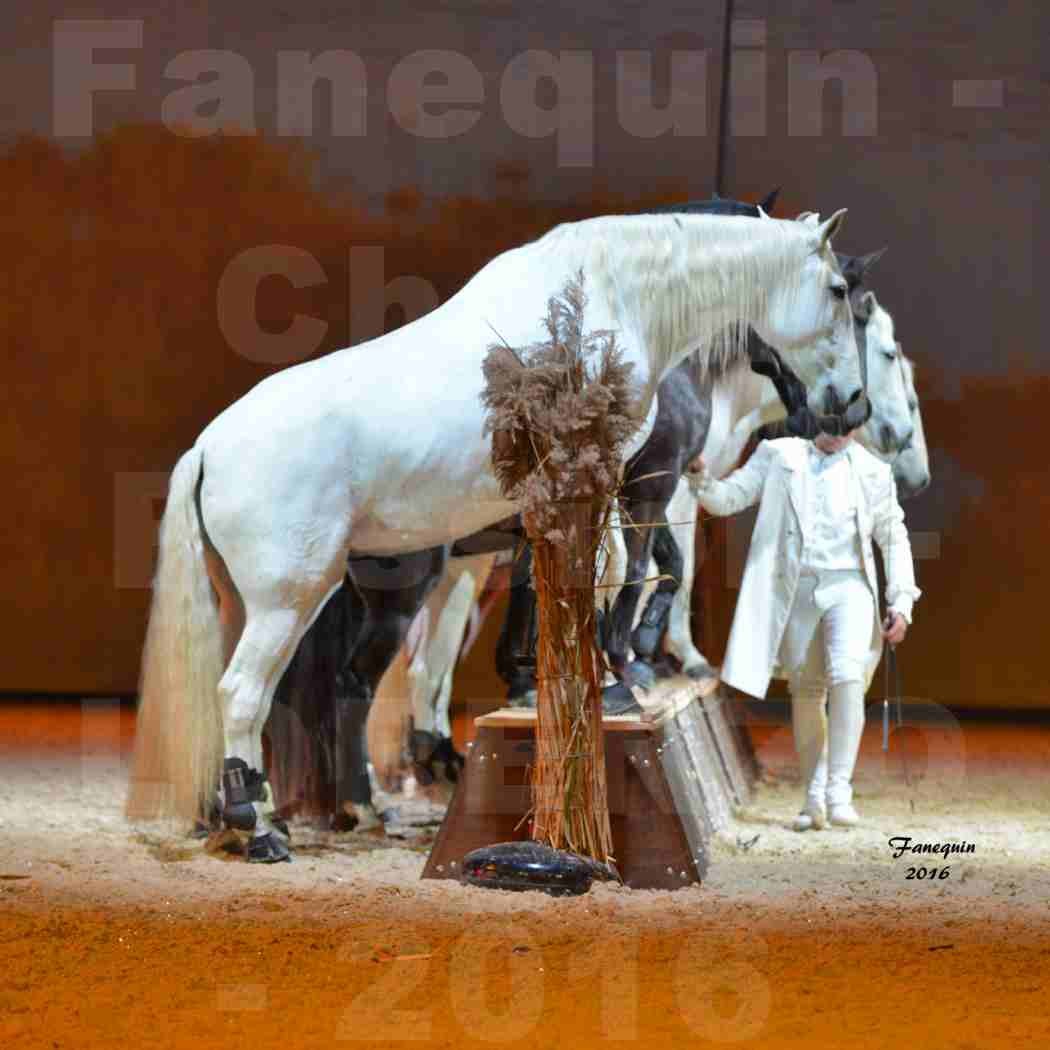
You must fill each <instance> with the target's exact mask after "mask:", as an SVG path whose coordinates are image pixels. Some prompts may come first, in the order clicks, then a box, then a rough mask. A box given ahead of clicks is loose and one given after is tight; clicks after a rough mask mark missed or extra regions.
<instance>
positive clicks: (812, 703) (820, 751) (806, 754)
mask: <svg viewBox="0 0 1050 1050" xmlns="http://www.w3.org/2000/svg"><path fill="white" fill-rule="evenodd" d="M826 698H827V693H826V692H825V691H824V690H823V689H820V690H814V689H801V688H800V689H798V690H797V691H793V694H792V697H791V725H792V728H793V729H794V732H795V750H796V751H797V752H798V762H799V768H800V769H801V772H802V783H803V784H805V785H806V800H805V802H804V803H803V806H802V811H801V812H800V813H799V815H798V816H797V817H795V821H794V823H793V825H792V827H794V829H795V830H796V831H809V830H810V828H817V829H820V828H822V827H824V824H825V823H826V821H827V812H826V811H825V808H824V800H825V794H826V789H827V782H828V722H827V716H826V715H825V713H824V701H825V699H826Z"/></svg>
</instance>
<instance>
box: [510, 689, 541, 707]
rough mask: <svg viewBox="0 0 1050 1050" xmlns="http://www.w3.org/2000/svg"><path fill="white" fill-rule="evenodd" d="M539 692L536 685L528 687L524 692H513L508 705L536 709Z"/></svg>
mask: <svg viewBox="0 0 1050 1050" xmlns="http://www.w3.org/2000/svg"><path fill="white" fill-rule="evenodd" d="M536 703H537V694H536V689H535V687H533V688H531V689H527V690H526V691H525V692H524V693H513V694H510V695H508V697H507V706H508V707H516V708H519V709H525V710H529V711H534V710H535V709H536Z"/></svg>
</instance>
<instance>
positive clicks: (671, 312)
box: [541, 214, 837, 375]
mask: <svg viewBox="0 0 1050 1050" xmlns="http://www.w3.org/2000/svg"><path fill="white" fill-rule="evenodd" d="M813 233H814V231H813V230H812V229H811V228H809V227H807V226H804V225H802V224H799V223H796V222H794V221H789V220H782V219H769V218H763V219H756V218H750V217H742V216H733V217H732V218H726V217H724V216H711V215H689V214H681V215H673V214H670V215H614V216H603V217H600V218H596V219H587V220H584V221H582V222H577V223H568V224H565V225H562V226H559V227H556V228H555V229H554V230H552V231H551V232H550V233H548V234H547V235H546V236H545V237H544V238H541V241H546V240H547V239H548V238H552V239H553V238H557V239H558V240H559V241H567V242H569V243H567V244H560V245H559V249H560V250H572V249H573V248H575V253H574V254H575V256H576V260H577V263H578V265H582V266H584V268H585V269H586V270H587V272H588V273H589V274H590V275H591V276H592V278H593V279H594V286H592V287H591V289H590V290H589V291H590V294H591V295H592V296H593V295H596V294H597V295H600V296H602V297H603V298H604V300H605V301H606V303H607V304H608V307H609V309H610V311H611V313H612V314H613V316H614V317H615V318H616V321H617V323H618V324H619V325H621V326H623V327H625V328H626V329H627V330H632V329H633V330H636V331H638V334H639V335H641V336H642V337H643V338H644V339H645V341H646V343H647V345H648V346H649V347H650V348H651V350H650V352H651V354H652V365H653V368H654V371H655V372H656V373H657V374H658V375H659V374H661V373H662V372H664V371H666V368H667V366H668V365H669V364H670V363H671V362H672V361H673V360H674V357H675V355H676V354H679V353H680V352H681V351H682V349H683V348H684V347H685V346H686V345H691V346H694V347H696V348H698V349H697V360H698V363H699V365H700V367H701V369H702V370H705V369H707V368H715V369H718V370H724V369H725V368H726V367H727V366H729V365H730V364H732V363H735V361H736V360H738V359H739V358H741V357H744V356H746V347H747V328H748V322H749V321H751V320H755V319H758V318H764V317H765V316H766V315H767V313H768V308H769V293H770V290H771V289H772V288H774V287H777V286H779V287H783V288H785V289H786V290H787V293H788V295H789V297H793V296H794V295H796V294H797V293H798V289H799V286H800V275H801V270H802V264H803V262H804V260H805V257H806V255H807V254H809V253H810V252H811V251H812V250H813ZM574 242H575V243H574ZM826 258H827V259H828V261H829V263H830V264H831V265H832V266H833V267H835V269H836V272H837V264H836V263H835V261H834V256H833V255H832V253H831V252H830V251H827V253H826ZM611 259H616V260H617V265H616V266H615V267H613V266H611V265H610V260H611ZM625 275H626V276H625ZM657 304H658V306H657Z"/></svg>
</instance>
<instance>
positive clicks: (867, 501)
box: [696, 438, 921, 697]
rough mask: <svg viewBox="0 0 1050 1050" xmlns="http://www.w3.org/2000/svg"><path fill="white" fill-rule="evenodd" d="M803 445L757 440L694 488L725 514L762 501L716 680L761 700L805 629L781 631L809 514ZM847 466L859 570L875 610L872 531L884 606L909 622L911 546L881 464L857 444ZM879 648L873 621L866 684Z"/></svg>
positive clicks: (795, 655)
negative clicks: (741, 460) (750, 450)
mask: <svg viewBox="0 0 1050 1050" xmlns="http://www.w3.org/2000/svg"><path fill="white" fill-rule="evenodd" d="M808 446H809V442H808V441H804V440H802V439H801V438H780V439H778V440H776V441H763V442H762V443H761V444H760V445H759V446H758V448H757V449H756V450H755V453H754V455H752V457H751V458H750V459H749V460H748V462H747V463H746V464H745V465H744V466H742V467H741V468H740V469H739V470H737V471H734V472H733V473H732V474H730V475H729V476H728V477H727V478H725V479H724V480H723V481H713V480H712V481H708V482H707V483H706V484H699V485H697V486H696V493H697V497H698V500H699V502H700V505H701V506H702V507H703V508H704V509H705V510H707V511H708V512H709V513H711V514H716V515H725V514H736V513H737V512H739V511H741V510H744V509H746V508H747V507H750V506H751V505H752V504H754V503H756V502H758V501H759V500H761V503H760V506H759V512H758V520H757V521H756V522H755V530H754V534H753V536H752V539H751V548H750V550H749V552H748V557H747V564H746V565H745V567H744V578H743V582H742V583H741V587H740V597H739V598H738V600H737V605H736V612H735V613H734V616H733V627H732V630H731V631H730V635H729V645H728V647H727V649H726V657H725V661H724V663H723V666H722V680H723V681H724V682H726V683H727V684H728V685H731V686H733V688H735V689H739V690H741V691H742V692H744V693H748V694H750V695H751V696H757V697H764V696H765V695H766V690H767V689H768V688H769V682H770V679H772V678H786V677H788V673H789V671H790V670H791V669H792V668H794V667H797V666H799V665H800V664H801V662H802V660H803V659H804V656H805V651H806V647H807V645H808V643H809V640H810V637H811V634H810V635H808V636H807V637H806V638H802V637H800V636H799V637H796V635H797V634H798V632H791V631H789V630H788V628H789V624H788V618H789V615H790V613H791V608H792V605H793V603H794V600H795V593H796V590H797V588H798V582H799V575H800V573H801V570H802V550H803V543H804V541H805V539H807V538H808V537H809V536H810V534H811V529H812V525H811V523H810V521H809V515H810V511H809V507H810V500H809V491H808V485H809V483H810V472H809V463H808V455H809V448H808ZM847 454H848V456H849V459H850V463H851V466H852V471H851V474H852V479H853V480H852V484H853V486H854V497H855V498H854V505H855V508H856V511H855V513H856V515H857V529H858V532H859V535H860V539H861V551H862V560H863V563H864V575H865V577H866V579H867V581H868V586H869V587H870V588H871V593H872V597H873V598H874V599H875V608H876V609H877V608H878V577H877V574H876V570H875V558H874V554H873V552H872V547H871V541H872V538H873V537H874V539H875V542H876V543H878V545H879V550H880V551H881V552H882V556H883V564H884V566H885V568H886V581H887V582H886V602H887V605H888V607H890V608H892V609H895V610H897V611H898V612H900V613H902V614H903V615H904V617H905V618H906V619H908V620H909V621H910V619H911V608H912V603H913V602H914V600H915V599H916V598H918V597H919V594H920V593H921V592H920V591H919V589H918V588H917V587H916V586H915V571H914V566H913V564H912V555H911V543H910V542H909V540H908V531H907V529H906V528H905V527H904V512H903V511H902V510H901V507H900V503H898V501H897V487H896V484H895V482H894V480H893V473H892V471H891V469H890V467H889V466H888V465H887V464H886V463H883V462H882V461H881V460H878V459H876V458H875V457H874V456H873V455H872V454H871V453H870V452H868V451H867V450H865V449H864V448H862V447H861V446H860V445H858V444H857V443H856V442H852V443H851V444H850V445H849V446H848V448H847ZM881 655H882V633H881V630H880V625H879V622H878V618H877V617H873V619H872V633H871V647H870V654H869V658H868V662H867V666H866V678H865V688H867V685H868V684H869V683H870V682H871V678H872V675H873V674H874V673H875V668H876V667H877V666H878V663H879V658H880V657H881Z"/></svg>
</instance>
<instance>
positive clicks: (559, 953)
mask: <svg viewBox="0 0 1050 1050" xmlns="http://www.w3.org/2000/svg"><path fill="white" fill-rule="evenodd" d="M132 720H133V715H132V713H131V712H130V711H128V710H121V709H119V708H117V707H115V706H112V705H108V704H105V703H103V704H95V705H88V706H86V707H83V708H78V707H59V706H52V705H48V706H42V707H36V708H27V707H20V706H17V705H12V704H8V705H5V706H0V844H2V847H3V850H2V854H0V1047H3V1048H21V1047H46V1048H51V1047H62V1048H66V1047H69V1048H81V1047H83V1048H95V1047H106V1048H112V1047H115V1046H128V1047H131V1046H134V1047H138V1046H149V1047H153V1046H156V1047H177V1048H181V1047H195V1048H200V1047H211V1046H221V1045H232V1044H234V1043H241V1044H243V1045H245V1046H249V1047H252V1048H253V1050H254V1048H256V1047H257V1048H260V1050H262V1048H270V1047H275V1048H276V1047H280V1048H281V1050H287V1048H290V1047H331V1046H333V1045H366V1046H388V1045H390V1046H394V1045H402V1044H404V1043H423V1044H426V1045H430V1046H436V1047H445V1046H447V1047H471V1046H492V1045H508V1046H522V1047H525V1046H528V1047H536V1046H544V1047H545V1046H551V1047H560V1046H569V1045H572V1046H593V1045H602V1044H604V1043H606V1042H615V1043H618V1044H619V1045H624V1044H628V1045H629V1044H636V1045H638V1046H643V1047H646V1048H649V1047H653V1046H707V1045H710V1046H720V1045H732V1046H739V1047H750V1046H762V1047H825V1048H830V1047H845V1046H849V1047H861V1048H867V1047H883V1046H885V1047H907V1048H913V1047H914V1048H919V1047H931V1048H942V1047H960V1048H964V1047H965V1048H973V1050H977V1048H981V1050H984V1048H987V1047H999V1046H1003V1047H1007V1046H1009V1047H1015V1046H1020V1045H1025V1044H1029V1045H1033V1046H1045V1045H1050V1044H1048V1040H1050V998H1048V991H1050V792H1048V790H1047V771H1048V769H1050V728H1047V727H1045V726H1043V727H1040V726H1004V725H997V724H987V723H976V722H974V723H964V724H963V726H962V727H961V728H959V729H958V730H951V731H942V730H931V731H927V732H924V733H920V732H918V731H909V732H908V733H907V740H906V741H905V740H903V739H902V740H900V741H895V745H894V750H893V751H892V752H891V754H890V756H889V758H888V759H887V758H885V757H884V756H883V755H882V753H881V751H880V750H879V740H878V735H877V729H876V727H875V726H870V727H869V733H868V735H867V736H866V738H865V742H864V748H863V751H862V756H861V762H860V766H859V770H858V777H857V782H856V783H857V788H858V803H857V804H858V808H859V809H860V810H861V812H862V815H863V817H864V823H863V826H861V827H859V828H856V829H852V830H849V831H843V830H835V831H827V832H822V833H808V834H804V835H799V834H796V833H794V832H792V831H790V830H789V829H788V827H787V825H788V822H789V821H790V818H791V816H792V815H793V814H794V812H795V810H796V808H797V802H798V793H799V785H798V782H797V768H796V766H795V763H794V759H793V753H792V748H791V742H790V734H789V732H788V731H787V730H786V729H785V728H783V727H777V726H775V725H765V726H757V727H754V728H753V735H754V738H755V740H756V742H757V747H758V754H759V758H760V760H761V762H762V763H763V765H764V768H765V774H764V777H763V782H762V783H761V784H760V786H759V789H758V792H757V795H756V798H755V800H754V802H753V804H752V805H751V806H749V807H748V808H747V809H746V810H745V811H743V812H742V813H740V814H739V815H738V818H737V820H736V822H735V824H734V826H733V827H732V828H731V829H730V831H729V833H728V834H727V835H725V836H724V837H723V838H722V839H720V840H719V841H718V842H717V843H716V844H715V847H714V857H713V862H712V868H711V872H710V875H709V878H708V880H707V881H706V883H705V884H704V885H703V886H702V887H699V888H691V889H684V890H680V891H677V892H675V893H668V892H643V891H628V890H624V889H619V888H612V887H605V886H603V887H597V888H595V889H594V890H592V891H591V893H589V894H588V895H586V896H584V897H581V898H575V899H570V900H552V899H550V898H548V897H546V896H544V895H542V894H537V893H529V894H503V893H493V892H486V891H479V890H471V889H468V888H465V887H461V886H459V885H457V884H454V883H450V882H422V881H420V880H419V873H420V871H421V870H422V866H423V861H424V857H425V852H426V842H425V840H424V841H415V842H401V843H391V842H389V841H388V840H385V839H384V838H383V837H382V836H379V835H375V834H361V835H355V834H350V835H345V836H341V837H338V838H336V837H333V836H328V835H321V834H310V833H308V832H307V831H304V830H303V829H300V830H299V833H298V834H297V836H296V838H297V841H298V843H299V848H298V852H297V856H296V860H295V863H293V864H290V865H278V866H275V867H269V868H260V867H255V866H252V867H249V866H248V865H246V864H243V863H241V862H239V861H237V860H234V859H222V858H221V857H218V856H213V855H208V854H206V853H205V852H204V851H203V850H202V848H201V846H200V845H199V844H198V843H194V842H191V841H188V840H186V839H184V838H182V837H180V836H179V835H177V834H175V833H173V832H172V831H171V830H170V829H167V828H163V827H137V828H132V827H130V826H128V825H127V824H126V822H125V821H124V819H123V816H122V812H121V805H122V800H123V793H124V788H125V782H126V763H127V757H128V749H129V747H130V741H131V734H132V732H133V721H132ZM905 743H906V744H907V754H908V756H909V768H910V771H911V773H912V777H913V783H912V785H911V786H908V785H906V784H905V783H904V781H903V778H902V767H901V754H902V745H903V744H905ZM893 835H909V836H911V837H912V838H913V839H914V840H922V841H940V842H944V841H967V842H973V843H974V844H975V846H976V851H975V852H974V853H973V854H969V855H966V856H956V857H953V858H950V859H949V862H948V866H949V867H950V869H951V874H950V876H949V877H948V878H947V879H943V880H941V879H937V880H932V881H931V880H921V881H920V880H916V879H912V880H909V879H907V878H906V872H907V868H908V867H909V866H910V865H911V864H913V863H914V861H912V860H909V859H908V858H906V857H904V858H901V859H898V860H894V859H893V857H892V852H891V850H890V849H889V847H888V845H887V840H888V838H889V837H890V836H893ZM927 866H932V865H927ZM938 866H940V865H938Z"/></svg>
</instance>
